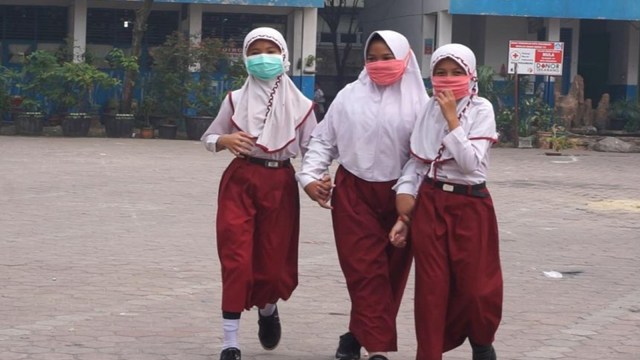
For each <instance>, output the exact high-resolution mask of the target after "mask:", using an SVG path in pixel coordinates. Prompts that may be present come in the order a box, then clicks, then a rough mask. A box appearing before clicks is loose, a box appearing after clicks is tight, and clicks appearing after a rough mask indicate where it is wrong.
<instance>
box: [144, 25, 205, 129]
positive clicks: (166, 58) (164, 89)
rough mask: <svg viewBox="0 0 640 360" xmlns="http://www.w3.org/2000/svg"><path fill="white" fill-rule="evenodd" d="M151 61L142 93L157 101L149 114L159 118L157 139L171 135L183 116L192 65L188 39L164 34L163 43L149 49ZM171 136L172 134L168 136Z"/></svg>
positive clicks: (179, 34) (175, 33)
mask: <svg viewBox="0 0 640 360" xmlns="http://www.w3.org/2000/svg"><path fill="white" fill-rule="evenodd" d="M151 56H152V58H153V63H152V65H151V76H150V78H149V82H148V86H147V91H145V96H151V97H152V98H154V99H155V100H156V101H157V107H156V111H155V112H154V114H151V115H150V116H151V117H155V116H159V117H161V118H162V119H163V121H162V122H161V124H160V125H158V129H159V131H158V135H159V136H160V137H161V138H164V137H165V136H169V137H170V138H175V135H174V134H176V133H177V126H178V124H179V123H181V122H182V121H183V119H184V110H185V109H186V107H187V104H188V97H189V91H190V82H191V72H190V70H189V69H190V68H191V67H192V66H193V65H194V60H193V51H192V48H191V40H190V39H189V38H188V37H187V36H185V35H184V34H182V33H180V32H174V33H173V34H171V35H169V36H167V38H166V40H165V42H164V43H163V44H162V45H160V46H158V47H157V48H155V49H153V51H152V52H151ZM171 136H172V137H171Z"/></svg>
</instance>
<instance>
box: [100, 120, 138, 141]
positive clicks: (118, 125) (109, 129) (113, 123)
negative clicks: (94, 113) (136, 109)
mask: <svg viewBox="0 0 640 360" xmlns="http://www.w3.org/2000/svg"><path fill="white" fill-rule="evenodd" d="M134 121H135V118H134V116H133V114H115V115H112V114H109V115H105V116H104V128H105V131H106V133H107V137H110V138H121V137H131V134H132V133H133V124H134Z"/></svg>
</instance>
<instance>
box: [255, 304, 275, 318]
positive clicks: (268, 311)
mask: <svg viewBox="0 0 640 360" xmlns="http://www.w3.org/2000/svg"><path fill="white" fill-rule="evenodd" d="M259 311H260V315H262V316H271V315H273V312H274V311H276V304H267V305H265V306H264V307H263V308H262V309H260V310H259Z"/></svg>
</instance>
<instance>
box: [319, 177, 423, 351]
mask: <svg viewBox="0 0 640 360" xmlns="http://www.w3.org/2000/svg"><path fill="white" fill-rule="evenodd" d="M394 184H395V181H387V182H369V181H365V180H362V179H360V178H358V177H357V176H355V175H353V174H351V173H349V172H348V171H347V170H346V169H344V168H343V167H342V166H340V167H339V168H338V171H337V172H336V176H335V185H336V187H335V188H334V191H333V197H332V200H331V201H332V206H333V210H332V218H333V232H334V236H335V240H336V247H337V249H338V259H339V261H340V266H341V268H342V272H343V273H344V277H345V279H346V283H347V289H348V290H349V296H350V297H351V318H350V322H349V331H351V332H352V333H353V334H354V336H355V337H356V339H358V341H359V342H360V344H361V345H362V346H364V347H365V348H366V349H367V350H368V351H369V352H373V351H397V333H396V316H397V314H398V310H399V308H400V302H401V300H402V294H403V292H404V288H405V285H406V283H407V278H408V276H409V271H410V269H411V260H412V259H411V250H410V249H409V248H408V247H406V248H403V249H399V248H396V247H394V246H393V245H391V243H390V242H389V231H390V230H391V227H392V226H393V225H394V223H395V221H396V219H397V217H398V214H397V212H396V207H395V192H394V191H393V190H392V186H393V185H394Z"/></svg>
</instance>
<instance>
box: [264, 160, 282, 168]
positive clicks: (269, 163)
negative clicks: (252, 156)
mask: <svg viewBox="0 0 640 360" xmlns="http://www.w3.org/2000/svg"><path fill="white" fill-rule="evenodd" d="M265 165H266V166H267V167H268V168H277V167H280V163H279V162H277V161H267V162H266V163H265Z"/></svg>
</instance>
